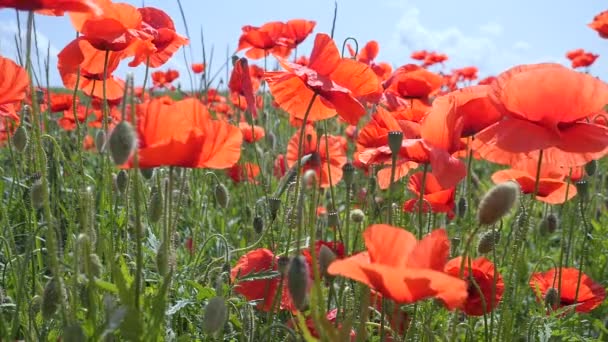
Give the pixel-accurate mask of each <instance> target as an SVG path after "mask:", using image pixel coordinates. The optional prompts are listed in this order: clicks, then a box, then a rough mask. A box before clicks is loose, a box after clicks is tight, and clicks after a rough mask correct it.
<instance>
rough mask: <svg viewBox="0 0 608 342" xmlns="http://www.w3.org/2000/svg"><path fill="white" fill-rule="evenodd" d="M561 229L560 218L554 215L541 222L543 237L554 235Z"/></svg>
mask: <svg viewBox="0 0 608 342" xmlns="http://www.w3.org/2000/svg"><path fill="white" fill-rule="evenodd" d="M558 227H559V218H558V217H557V215H555V214H554V213H550V214H548V215H547V216H545V217H543V219H542V221H540V226H539V230H540V233H541V234H543V235H547V234H553V233H554V232H555V231H556V230H557V228H558Z"/></svg>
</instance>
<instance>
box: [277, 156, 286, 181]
mask: <svg viewBox="0 0 608 342" xmlns="http://www.w3.org/2000/svg"><path fill="white" fill-rule="evenodd" d="M287 168H288V167H287V159H286V158H285V155H284V154H279V155H278V156H277V157H276V159H275V160H274V168H273V174H274V176H275V177H277V178H281V177H283V176H284V175H285V173H287Z"/></svg>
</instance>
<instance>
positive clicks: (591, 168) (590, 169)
mask: <svg viewBox="0 0 608 342" xmlns="http://www.w3.org/2000/svg"><path fill="white" fill-rule="evenodd" d="M595 171H597V160H592V161H590V162H588V163H587V164H586V165H585V172H586V173H587V174H588V175H589V176H593V175H594V174H595Z"/></svg>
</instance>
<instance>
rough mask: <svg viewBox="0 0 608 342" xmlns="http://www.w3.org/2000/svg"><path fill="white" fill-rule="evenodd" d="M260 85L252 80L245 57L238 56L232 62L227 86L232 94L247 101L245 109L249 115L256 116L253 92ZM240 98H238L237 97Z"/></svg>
mask: <svg viewBox="0 0 608 342" xmlns="http://www.w3.org/2000/svg"><path fill="white" fill-rule="evenodd" d="M259 87H260V83H259V82H257V81H256V82H255V83H254V82H252V79H251V74H250V72H249V63H248V62H247V59H246V58H239V59H238V60H237V61H236V63H235V64H234V69H232V74H231V75H230V81H229V82H228V88H229V89H230V91H231V92H232V93H233V94H236V95H238V96H242V97H244V99H245V101H246V102H247V109H248V110H249V112H250V113H251V115H252V116H253V117H254V118H255V117H257V109H256V100H255V95H254V94H255V93H256V92H257V91H258V88H259ZM239 100H240V99H239Z"/></svg>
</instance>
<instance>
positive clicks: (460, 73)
mask: <svg viewBox="0 0 608 342" xmlns="http://www.w3.org/2000/svg"><path fill="white" fill-rule="evenodd" d="M477 71H478V70H477V67H474V66H470V67H465V68H462V69H455V70H452V74H453V75H454V76H455V77H456V79H457V81H474V80H476V79H477Z"/></svg>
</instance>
